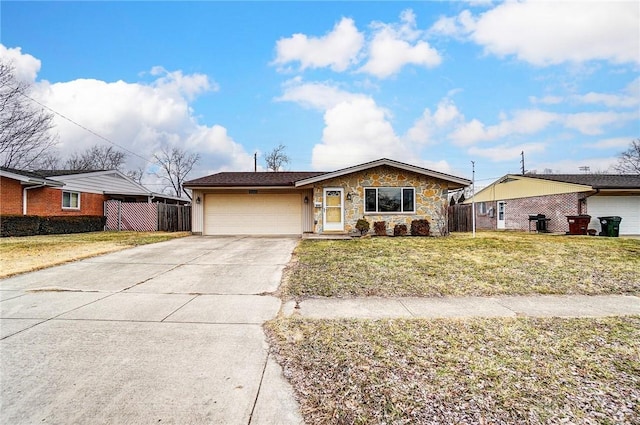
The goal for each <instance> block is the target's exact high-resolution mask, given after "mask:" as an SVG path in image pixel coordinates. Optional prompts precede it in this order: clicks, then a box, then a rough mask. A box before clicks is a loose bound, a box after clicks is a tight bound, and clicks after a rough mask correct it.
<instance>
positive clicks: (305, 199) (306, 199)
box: [304, 196, 309, 204]
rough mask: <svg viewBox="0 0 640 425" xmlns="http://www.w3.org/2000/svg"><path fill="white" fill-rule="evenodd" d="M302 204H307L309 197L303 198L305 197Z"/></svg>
mask: <svg viewBox="0 0 640 425" xmlns="http://www.w3.org/2000/svg"><path fill="white" fill-rule="evenodd" d="M304 203H305V204H308V203H309V197H308V196H305V197H304Z"/></svg>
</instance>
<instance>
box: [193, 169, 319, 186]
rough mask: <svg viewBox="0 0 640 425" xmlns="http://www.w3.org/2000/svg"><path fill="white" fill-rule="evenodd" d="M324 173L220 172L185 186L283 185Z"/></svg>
mask: <svg viewBox="0 0 640 425" xmlns="http://www.w3.org/2000/svg"><path fill="white" fill-rule="evenodd" d="M322 174H326V173H324V172H321V171H270V172H255V173H252V172H222V173H217V174H212V175H210V176H206V177H200V178H199V179H194V180H189V181H188V182H185V183H184V186H185V187H270V186H271V187H283V186H291V187H293V186H294V185H295V182H296V181H298V180H302V179H307V178H310V177H314V176H318V175H322Z"/></svg>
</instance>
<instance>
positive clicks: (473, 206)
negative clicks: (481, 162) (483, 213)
mask: <svg viewBox="0 0 640 425" xmlns="http://www.w3.org/2000/svg"><path fill="white" fill-rule="evenodd" d="M471 228H472V229H473V237H474V238H475V237H476V162H475V161H471Z"/></svg>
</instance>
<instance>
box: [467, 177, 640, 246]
mask: <svg viewBox="0 0 640 425" xmlns="http://www.w3.org/2000/svg"><path fill="white" fill-rule="evenodd" d="M473 200H475V204H476V228H478V229H499V230H500V229H506V230H528V229H529V228H530V226H531V227H533V228H534V229H535V222H530V221H529V216H530V215H537V214H544V215H545V216H546V217H547V218H549V219H550V220H549V221H548V230H549V231H551V232H566V231H568V230H569V223H568V220H567V216H575V215H590V216H591V222H590V223H589V228H591V229H595V230H596V231H597V232H599V231H600V230H601V228H600V222H599V220H598V217H604V216H620V217H622V222H621V223H620V234H626V235H639V234H640V175H637V174H543V175H540V174H527V175H517V174H509V175H506V176H504V177H502V178H500V179H498V180H496V181H495V182H494V183H492V184H490V185H489V186H487V187H485V188H483V189H482V190H481V191H479V192H478V193H476V195H475V197H474V199H467V200H466V201H465V202H464V203H465V204H470V203H471V202H472V201H473Z"/></svg>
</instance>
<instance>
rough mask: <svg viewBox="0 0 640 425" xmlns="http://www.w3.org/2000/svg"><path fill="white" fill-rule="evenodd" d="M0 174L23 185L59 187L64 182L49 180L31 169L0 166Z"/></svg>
mask: <svg viewBox="0 0 640 425" xmlns="http://www.w3.org/2000/svg"><path fill="white" fill-rule="evenodd" d="M0 175H1V176H2V177H6V178H9V179H13V180H18V181H19V182H20V183H21V184H23V185H25V186H34V185H44V186H54V187H60V186H64V183H62V182H58V181H55V180H51V179H48V178H46V177H45V176H42V175H40V174H38V173H35V172H32V171H24V170H16V169H14V168H7V167H0Z"/></svg>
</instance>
